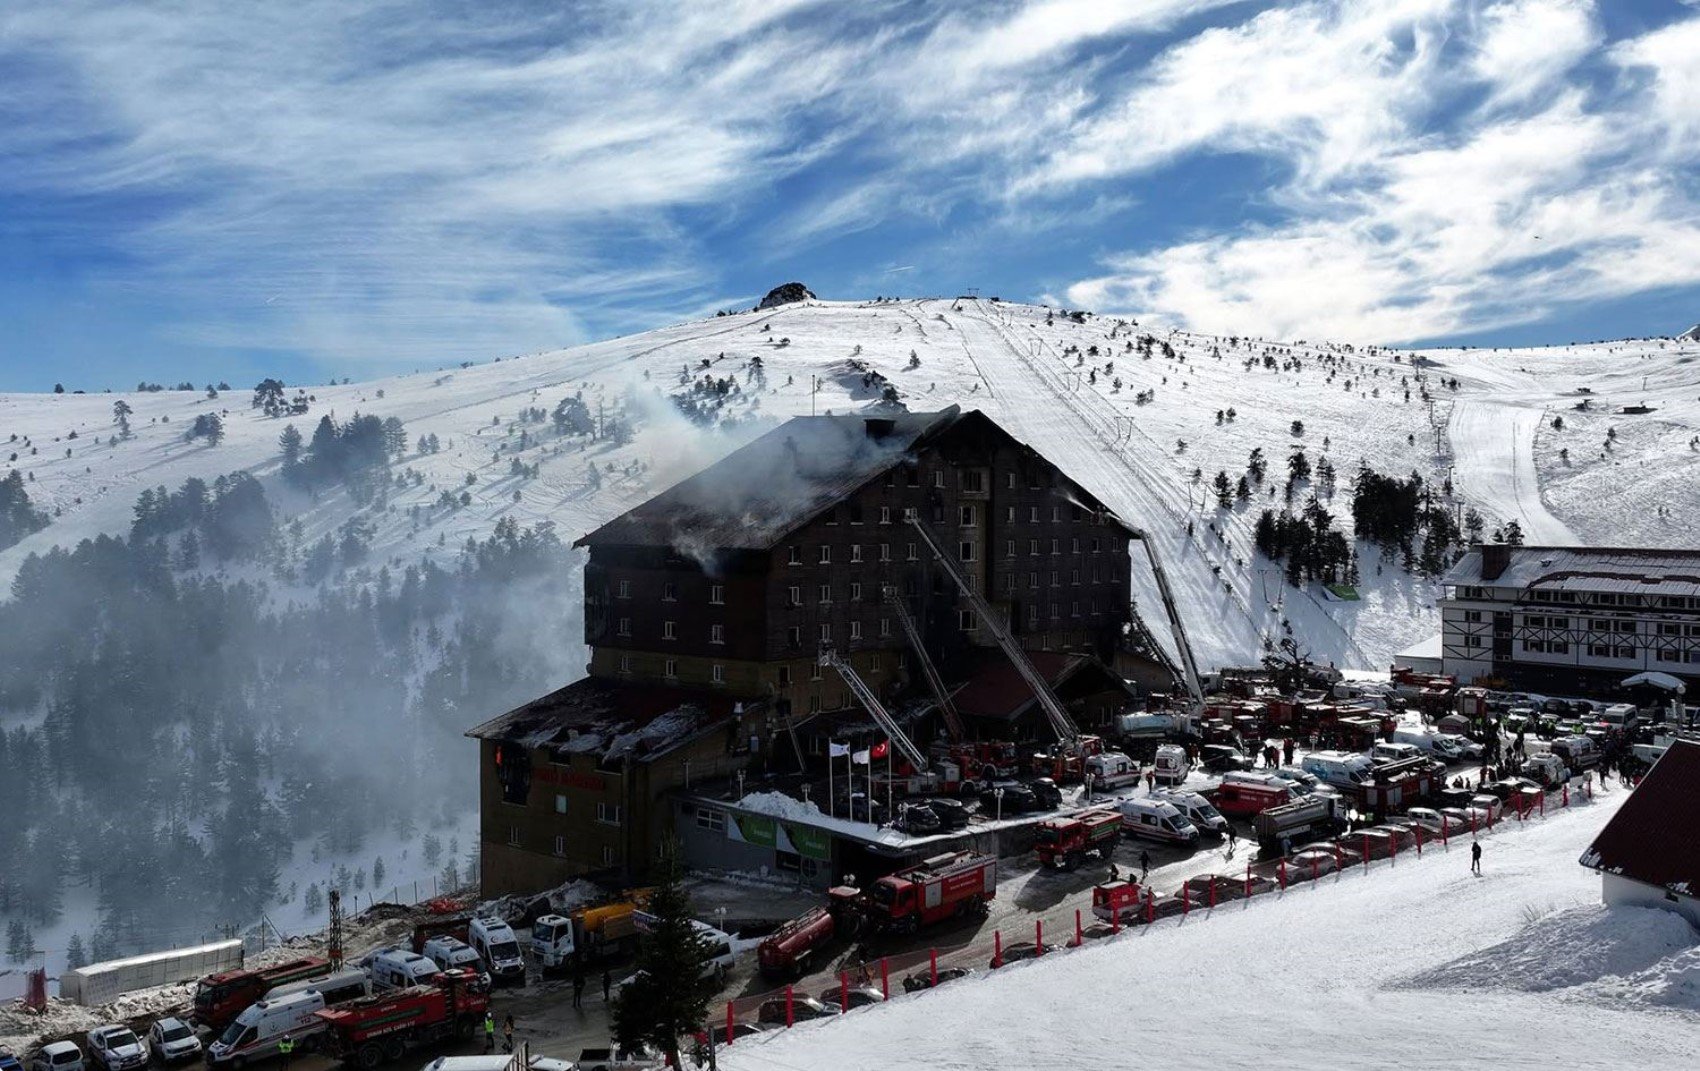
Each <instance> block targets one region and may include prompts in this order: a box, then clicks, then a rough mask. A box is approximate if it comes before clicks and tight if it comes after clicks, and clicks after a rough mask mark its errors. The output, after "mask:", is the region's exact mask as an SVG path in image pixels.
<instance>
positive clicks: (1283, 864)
mask: <svg viewBox="0 0 1700 1071" xmlns="http://www.w3.org/2000/svg"><path fill="white" fill-rule="evenodd" d="M1279 874H1280V878H1281V888H1282V889H1286V887H1287V857H1286V856H1284V855H1283V856H1282V857H1281V865H1280V868H1279Z"/></svg>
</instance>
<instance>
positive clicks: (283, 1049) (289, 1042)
mask: <svg viewBox="0 0 1700 1071" xmlns="http://www.w3.org/2000/svg"><path fill="white" fill-rule="evenodd" d="M277 1054H278V1056H279V1057H281V1058H282V1060H283V1062H282V1063H281V1064H279V1065H278V1067H279V1068H280V1071H289V1061H290V1058H291V1057H293V1056H294V1055H295V1039H294V1038H292V1037H290V1036H289V1035H288V1034H285V1035H283V1037H281V1038H278V1039H277Z"/></svg>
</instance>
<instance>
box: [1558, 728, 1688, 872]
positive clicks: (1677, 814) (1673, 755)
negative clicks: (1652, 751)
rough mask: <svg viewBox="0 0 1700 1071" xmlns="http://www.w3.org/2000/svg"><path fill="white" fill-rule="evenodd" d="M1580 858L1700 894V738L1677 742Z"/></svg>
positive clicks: (1599, 867) (1602, 868)
mask: <svg viewBox="0 0 1700 1071" xmlns="http://www.w3.org/2000/svg"><path fill="white" fill-rule="evenodd" d="M1580 862H1581V864H1582V865H1583V866H1585V867H1590V868H1592V869H1594V870H1599V871H1603V872H1607V873H1612V874H1620V875H1622V876H1623V877H1626V878H1633V879H1634V880H1636V881H1641V882H1645V883H1647V884H1648V885H1657V886H1659V887H1661V888H1665V889H1669V890H1671V891H1672V892H1676V893H1681V894H1684V895H1687V896H1700V741H1694V740H1677V741H1675V742H1674V743H1672V744H1671V746H1670V748H1669V749H1668V750H1666V751H1665V753H1664V754H1663V755H1662V756H1660V757H1659V761H1657V762H1655V763H1653V768H1652V769H1651V770H1649V771H1647V776H1646V777H1644V778H1642V779H1641V783H1640V784H1639V785H1637V786H1635V789H1634V791H1632V792H1631V793H1630V794H1629V798H1628V799H1626V800H1624V801H1623V805H1622V806H1620V807H1619V808H1618V809H1617V813H1616V814H1615V815H1613V816H1612V819H1611V821H1610V822H1607V823H1606V827H1605V828H1604V829H1602V830H1600V832H1599V835H1598V836H1596V837H1595V838H1594V843H1593V844H1592V845H1590V846H1589V848H1588V850H1587V851H1586V852H1584V853H1583V855H1582V858H1581V860H1580Z"/></svg>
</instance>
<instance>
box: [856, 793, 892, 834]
mask: <svg viewBox="0 0 1700 1071" xmlns="http://www.w3.org/2000/svg"><path fill="white" fill-rule="evenodd" d="M870 812H871V813H870ZM850 820H851V821H852V822H868V823H870V824H872V825H876V826H877V825H884V824H885V804H883V803H881V802H880V801H879V800H870V799H869V798H868V794H867V793H866V792H852V793H851V794H850Z"/></svg>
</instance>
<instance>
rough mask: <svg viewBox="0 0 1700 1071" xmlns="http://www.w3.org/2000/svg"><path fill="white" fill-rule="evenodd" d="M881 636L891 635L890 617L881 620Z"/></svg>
mask: <svg viewBox="0 0 1700 1071" xmlns="http://www.w3.org/2000/svg"><path fill="white" fill-rule="evenodd" d="M880 635H881V636H889V635H891V618H889V617H882V618H880Z"/></svg>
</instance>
